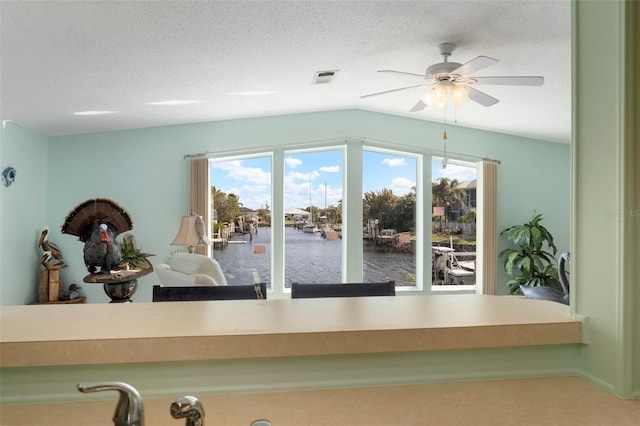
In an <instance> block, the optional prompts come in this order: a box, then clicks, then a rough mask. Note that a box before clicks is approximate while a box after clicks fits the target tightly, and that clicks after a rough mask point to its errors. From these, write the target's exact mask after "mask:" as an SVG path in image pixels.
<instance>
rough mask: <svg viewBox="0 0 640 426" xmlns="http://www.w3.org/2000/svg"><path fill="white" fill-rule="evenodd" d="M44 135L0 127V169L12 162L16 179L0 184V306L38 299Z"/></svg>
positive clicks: (44, 178) (43, 221) (44, 182)
mask: <svg viewBox="0 0 640 426" xmlns="http://www.w3.org/2000/svg"><path fill="white" fill-rule="evenodd" d="M47 147H48V144H47V138H46V137H43V136H39V135H37V134H35V133H33V132H30V131H28V130H25V129H22V128H21V127H19V126H17V125H15V124H13V123H6V125H3V126H2V127H1V128H0V171H1V170H4V169H5V167H8V166H12V167H13V168H15V169H16V180H15V182H14V183H13V184H12V185H11V186H9V187H4V185H2V186H0V305H23V304H27V303H31V302H33V301H35V300H36V299H37V297H38V283H39V279H40V278H39V276H40V275H39V270H40V266H38V261H39V260H40V255H41V254H42V251H41V250H40V249H39V248H38V247H36V245H37V242H38V238H39V237H40V228H41V227H42V226H44V225H46V224H47V222H46V220H47V187H48V186H49V185H48V182H47V154H48V149H47Z"/></svg>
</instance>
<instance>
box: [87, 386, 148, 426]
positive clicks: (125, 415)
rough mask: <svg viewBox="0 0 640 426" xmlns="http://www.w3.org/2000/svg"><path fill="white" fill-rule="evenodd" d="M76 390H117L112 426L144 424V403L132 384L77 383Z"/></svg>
mask: <svg viewBox="0 0 640 426" xmlns="http://www.w3.org/2000/svg"><path fill="white" fill-rule="evenodd" d="M78 390H79V391H80V392H84V393H89V392H100V391H105V390H116V391H118V392H119V393H120V397H119V398H118V403H117V404H116V411H115V412H114V413H113V424H114V426H144V404H143V403H142V397H141V396H140V394H139V393H138V391H137V390H136V389H135V388H134V387H133V386H131V385H128V384H126V383H122V382H90V383H79V384H78Z"/></svg>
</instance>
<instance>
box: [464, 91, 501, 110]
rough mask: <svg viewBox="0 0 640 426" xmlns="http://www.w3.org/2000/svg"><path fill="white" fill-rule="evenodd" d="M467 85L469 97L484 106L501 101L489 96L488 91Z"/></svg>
mask: <svg viewBox="0 0 640 426" xmlns="http://www.w3.org/2000/svg"><path fill="white" fill-rule="evenodd" d="M465 87H466V88H467V89H469V99H471V100H472V101H475V102H477V103H479V104H480V105H482V106H486V107H488V106H491V105H495V104H497V103H498V102H500V101H499V100H497V99H496V98H494V97H493V96H489V95H487V94H486V93H484V92H481V91H479V90H478V89H474V88H473V87H469V86H465Z"/></svg>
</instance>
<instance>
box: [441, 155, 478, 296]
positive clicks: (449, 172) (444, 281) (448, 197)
mask: <svg viewBox="0 0 640 426" xmlns="http://www.w3.org/2000/svg"><path fill="white" fill-rule="evenodd" d="M431 170H432V176H431V179H432V182H431V200H432V206H433V216H432V226H431V229H432V234H431V241H432V248H431V262H432V269H431V274H432V284H433V286H434V287H433V289H434V290H438V289H447V288H449V286H475V284H476V253H477V250H476V207H477V206H476V183H477V179H476V177H477V173H476V165H475V164H471V163H467V162H462V161H455V160H448V161H447V162H446V163H444V162H443V161H442V159H440V158H434V159H433V161H432V167H431Z"/></svg>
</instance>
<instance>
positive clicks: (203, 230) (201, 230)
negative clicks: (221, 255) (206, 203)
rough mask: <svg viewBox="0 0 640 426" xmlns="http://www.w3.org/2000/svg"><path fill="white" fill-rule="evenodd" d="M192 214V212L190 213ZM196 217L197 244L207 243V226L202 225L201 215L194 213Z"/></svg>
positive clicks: (208, 242)
mask: <svg viewBox="0 0 640 426" xmlns="http://www.w3.org/2000/svg"><path fill="white" fill-rule="evenodd" d="M192 214H193V213H192ZM195 217H196V234H197V235H198V240H199V241H198V245H207V246H208V245H209V244H211V242H210V241H209V238H208V237H207V227H206V226H205V225H204V220H202V216H199V215H197V214H195Z"/></svg>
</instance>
